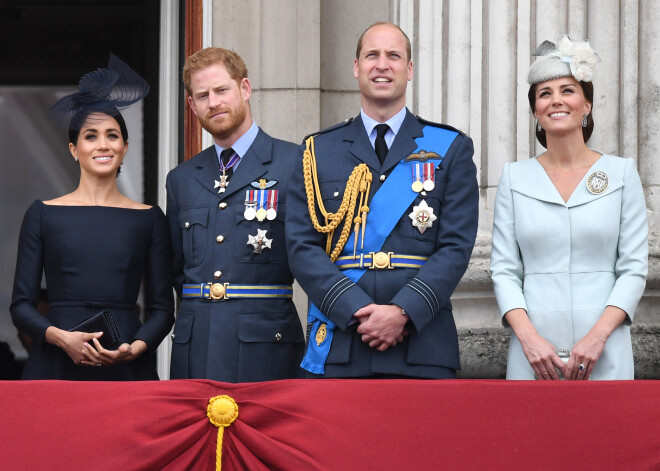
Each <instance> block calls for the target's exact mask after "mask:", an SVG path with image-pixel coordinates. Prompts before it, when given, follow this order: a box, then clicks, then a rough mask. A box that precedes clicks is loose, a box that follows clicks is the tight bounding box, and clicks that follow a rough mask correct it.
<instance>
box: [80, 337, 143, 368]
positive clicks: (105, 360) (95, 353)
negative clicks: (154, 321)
mask: <svg viewBox="0 0 660 471" xmlns="http://www.w3.org/2000/svg"><path fill="white" fill-rule="evenodd" d="M93 342H94V345H93V346H92V345H90V344H88V343H85V344H84V345H85V352H84V353H85V357H86V358H87V359H86V360H84V361H82V364H83V365H87V366H108V365H112V364H114V363H122V362H126V361H132V360H135V359H136V358H137V357H139V356H140V355H142V354H143V353H144V352H145V351H146V350H147V344H146V343H145V342H144V341H143V340H135V341H134V342H133V343H130V344H129V343H122V344H121V345H120V346H119V348H117V350H106V349H105V348H103V347H102V346H101V343H100V342H99V341H98V340H97V339H93Z"/></svg>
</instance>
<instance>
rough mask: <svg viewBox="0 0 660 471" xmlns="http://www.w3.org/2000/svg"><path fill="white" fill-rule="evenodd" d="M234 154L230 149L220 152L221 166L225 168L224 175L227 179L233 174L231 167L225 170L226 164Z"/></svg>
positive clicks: (232, 167)
mask: <svg viewBox="0 0 660 471" xmlns="http://www.w3.org/2000/svg"><path fill="white" fill-rule="evenodd" d="M234 154H235V152H234V149H232V148H231V147H230V148H229V149H225V150H223V151H222V152H220V159H221V160H222V166H223V167H224V168H225V175H226V176H227V178H229V177H231V176H232V174H233V173H234V166H233V165H232V166H231V167H229V168H226V166H227V164H228V163H229V159H231V158H232V156H233V155H234Z"/></svg>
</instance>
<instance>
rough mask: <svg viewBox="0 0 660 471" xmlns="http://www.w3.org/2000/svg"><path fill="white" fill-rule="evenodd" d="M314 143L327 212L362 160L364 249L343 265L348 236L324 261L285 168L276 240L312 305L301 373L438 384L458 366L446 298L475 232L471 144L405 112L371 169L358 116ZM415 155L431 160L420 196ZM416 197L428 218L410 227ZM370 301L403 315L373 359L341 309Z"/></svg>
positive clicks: (298, 180)
mask: <svg viewBox="0 0 660 471" xmlns="http://www.w3.org/2000/svg"><path fill="white" fill-rule="evenodd" d="M314 146H315V154H316V167H317V175H318V186H319V189H320V194H321V195H322V198H323V204H324V206H325V208H326V209H327V210H328V211H330V212H335V211H337V210H338V209H339V205H340V203H341V201H342V198H343V194H344V190H345V188H346V181H347V179H348V176H349V175H350V174H351V172H352V171H353V169H354V168H355V167H356V166H358V165H359V164H362V163H364V164H366V165H367V166H368V167H369V169H370V170H371V172H372V174H373V180H372V183H371V190H370V194H369V200H368V201H369V213H368V221H367V224H366V230H365V241H364V247H363V248H362V249H360V245H361V244H358V250H357V251H356V257H355V258H354V257H353V248H354V245H353V240H352V238H351V239H349V241H348V243H347V244H346V245H345V247H344V250H343V252H342V253H341V254H340V256H339V258H338V259H337V261H336V262H334V263H333V262H332V261H331V260H330V258H329V257H328V255H327V254H326V252H325V248H326V234H322V233H319V232H317V231H316V230H315V229H314V227H313V225H312V223H311V221H310V214H309V210H308V206H307V198H306V193H305V188H304V181H303V180H304V177H303V170H302V163H299V167H298V168H297V169H296V171H295V172H294V176H293V181H292V184H291V187H290V191H289V194H288V196H287V202H288V211H287V224H286V232H287V245H288V249H289V258H290V261H291V269H292V271H293V273H294V276H295V277H296V279H297V280H298V281H299V282H300V284H301V286H302V287H303V289H304V290H305V292H306V293H307V294H308V296H309V299H310V303H311V304H312V305H311V306H310V313H309V314H310V316H309V320H310V322H309V324H308V332H309V333H310V335H309V338H308V346H307V354H306V356H305V359H304V360H303V367H304V368H305V369H306V370H307V371H308V372H309V375H310V376H317V375H323V377H368V376H371V375H401V376H409V377H420V378H441V377H447V376H446V373H447V371H448V370H449V371H453V370H457V369H459V368H460V361H459V355H458V339H457V333H456V327H455V324H454V320H453V316H452V311H451V303H450V302H449V297H450V296H451V294H452V293H453V291H454V289H455V288H456V285H457V284H458V282H459V280H460V278H461V277H462V275H463V273H464V272H465V270H466V268H467V264H468V261H469V259H470V254H471V252H472V247H473V245H474V240H475V236H476V230H477V219H478V187H477V181H476V168H475V166H474V163H473V162H472V154H473V148H472V141H471V140H470V138H469V137H467V136H466V135H464V134H463V133H461V132H460V131H458V130H456V129H454V128H451V127H449V126H444V125H439V124H435V123H430V122H427V121H424V120H421V119H419V118H417V117H415V116H414V115H412V114H411V113H410V112H408V111H406V116H405V119H404V121H403V124H402V126H401V128H400V129H399V132H398V133H397V135H396V138H395V139H394V141H393V143H392V145H391V147H390V149H389V152H388V154H387V157H386V159H385V161H384V162H383V165H382V166H381V164H380V162H379V161H378V158H377V157H376V154H375V152H374V148H373V146H372V145H371V143H370V142H369V138H368V136H367V133H366V131H365V127H364V124H363V122H362V119H361V118H360V117H358V118H356V119H354V120H351V121H349V122H346V123H343V124H341V125H338V126H335V127H333V128H330V129H328V130H325V131H322V132H320V133H319V134H317V135H316V136H314ZM419 151H426V152H428V153H430V154H431V155H433V156H434V157H433V158H431V159H428V160H424V161H425V162H432V161H433V164H434V168H435V173H434V188H433V189H432V190H431V191H425V192H423V193H415V192H413V191H412V190H411V182H412V178H411V168H412V167H413V165H414V163H415V162H416V161H415V160H414V159H413V160H411V159H407V158H408V157H409V156H410V155H411V154H418V155H419V153H420V152H419ZM381 190H382V191H381ZM423 202H425V203H426V204H427V205H428V207H429V208H430V209H431V210H432V213H433V215H434V216H435V217H437V220H435V221H434V222H433V223H432V224H431V225H430V226H428V227H427V228H426V229H425V230H424V231H423V232H422V231H420V230H419V229H418V227H415V226H414V225H413V223H412V222H413V221H412V220H411V216H410V214H411V213H413V211H414V210H415V209H419V207H420V205H422V204H423ZM338 232H339V231H336V233H335V235H334V240H333V245H334V241H336V239H337V238H338ZM352 237H353V236H352ZM370 303H376V304H396V305H398V306H401V307H402V308H403V309H404V310H405V311H406V313H407V314H408V316H409V319H410V320H409V322H408V325H407V326H406V330H407V331H408V332H409V335H408V336H407V337H405V338H404V341H403V342H401V343H398V344H397V345H396V346H394V347H390V348H388V349H387V350H386V351H384V352H379V351H377V350H376V349H373V348H371V347H369V346H368V345H367V344H364V343H363V342H362V341H361V336H360V335H359V334H357V332H356V328H357V323H356V322H355V318H354V317H353V314H354V313H355V312H356V311H357V310H359V309H360V308H362V307H364V306H366V305H368V304H370ZM319 329H320V330H321V332H319Z"/></svg>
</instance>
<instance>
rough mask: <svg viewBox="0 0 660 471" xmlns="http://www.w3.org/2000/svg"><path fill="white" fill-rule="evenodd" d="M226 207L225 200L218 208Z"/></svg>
mask: <svg viewBox="0 0 660 471" xmlns="http://www.w3.org/2000/svg"><path fill="white" fill-rule="evenodd" d="M226 207H227V203H225V202H224V201H223V202H222V203H220V204H219V205H218V208H220V209H225V208H226Z"/></svg>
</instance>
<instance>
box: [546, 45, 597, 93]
mask: <svg viewBox="0 0 660 471" xmlns="http://www.w3.org/2000/svg"><path fill="white" fill-rule="evenodd" d="M549 55H551V56H556V57H558V58H559V60H561V61H562V62H566V63H567V64H568V65H569V67H570V68H571V74H572V75H573V77H575V80H577V81H583V82H591V80H592V79H593V76H594V68H595V67H596V65H597V64H598V62H600V57H598V54H596V51H594V49H593V48H592V47H591V45H590V44H589V41H571V39H570V38H569V37H568V36H564V37H563V38H561V40H560V41H559V42H558V43H557V44H556V49H555V51H553V52H551V53H550V54H549Z"/></svg>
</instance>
